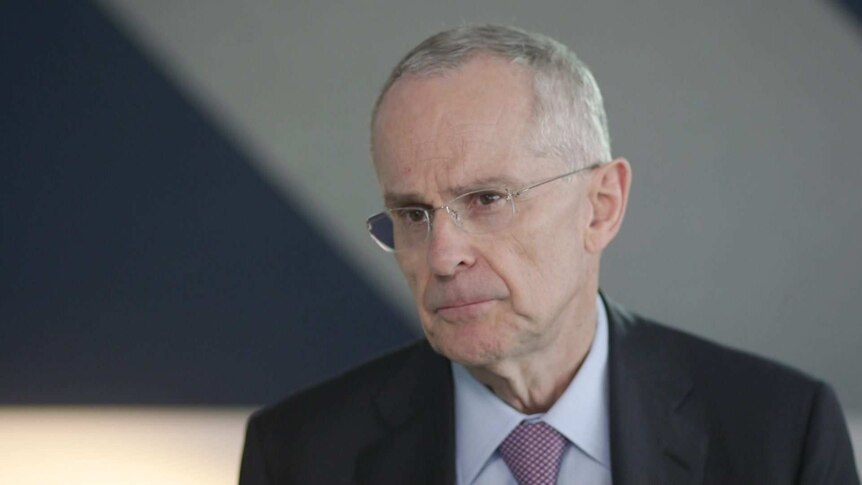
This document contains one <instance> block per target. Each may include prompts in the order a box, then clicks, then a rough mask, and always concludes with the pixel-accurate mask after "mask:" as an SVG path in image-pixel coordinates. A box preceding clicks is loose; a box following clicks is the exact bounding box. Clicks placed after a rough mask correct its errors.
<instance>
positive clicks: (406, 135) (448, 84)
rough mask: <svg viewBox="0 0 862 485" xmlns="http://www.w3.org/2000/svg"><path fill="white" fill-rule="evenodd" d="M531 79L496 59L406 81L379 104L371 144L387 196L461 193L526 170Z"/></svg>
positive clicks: (520, 68) (503, 61)
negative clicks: (476, 184)
mask: <svg viewBox="0 0 862 485" xmlns="http://www.w3.org/2000/svg"><path fill="white" fill-rule="evenodd" d="M532 98H533V95H532V88H531V78H530V75H529V73H528V71H527V70H526V69H524V68H523V67H521V66H519V65H515V64H512V63H510V62H508V61H505V60H502V59H499V58H495V57H479V58H476V59H473V60H470V61H468V62H467V63H466V64H465V65H464V66H461V67H460V68H458V69H456V70H453V71H447V72H445V73H441V74H434V75H431V76H416V75H407V76H405V77H404V78H402V79H400V80H399V81H397V82H396V83H395V84H393V85H392V87H391V88H390V90H389V91H388V92H387V93H386V96H385V97H384V99H383V101H382V102H381V104H380V109H379V111H378V115H377V119H376V120H375V123H374V132H373V137H372V143H373V152H374V163H375V168H376V170H377V175H378V178H379V181H380V185H381V188H382V189H383V191H384V193H387V194H388V193H401V192H428V191H431V192H436V193H439V194H444V193H447V195H452V192H455V191H457V190H458V188H459V187H462V186H464V185H469V184H470V183H471V181H473V180H477V181H478V180H485V179H489V178H493V177H500V176H507V175H508V176H510V177H512V178H518V177H519V175H521V174H519V173H517V172H521V171H523V170H527V169H529V164H526V163H524V162H523V161H521V162H520V163H518V161H519V160H523V158H524V157H525V156H527V155H528V153H527V152H528V151H527V143H526V140H527V139H528V135H529V134H530V133H529V130H530V127H531V119H532V117H531V112H532V111H531V110H532Z"/></svg>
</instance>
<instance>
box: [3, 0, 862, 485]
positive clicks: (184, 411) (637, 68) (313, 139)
mask: <svg viewBox="0 0 862 485" xmlns="http://www.w3.org/2000/svg"><path fill="white" fill-rule="evenodd" d="M464 22H496V23H506V24H515V25H518V26H521V27H523V28H526V29H528V30H533V31H537V32H542V33H545V34H548V35H551V36H552V37H555V38H557V39H559V40H560V41H562V42H564V43H566V44H567V45H569V46H570V47H572V48H573V49H574V50H575V51H576V52H577V53H578V54H579V55H580V56H581V58H582V59H583V60H584V61H585V62H586V63H587V64H588V65H589V66H590V67H591V68H592V69H593V71H594V74H595V75H596V78H597V79H598V82H599V84H600V86H601V87H602V90H603V92H604V95H605V100H606V108H607V111H608V116H609V120H610V127H611V135H612V137H613V153H614V154H615V155H617V156H625V157H627V158H629V160H630V161H631V163H632V166H633V168H634V186H633V193H632V199H631V203H630V206H629V213H628V216H627V219H626V222H625V224H624V227H623V230H622V232H621V234H620V235H619V237H618V239H617V241H615V242H614V243H613V245H612V247H611V248H610V249H609V251H608V252H607V253H606V256H605V258H604V260H603V273H602V287H603V288H604V290H605V291H606V292H607V294H608V295H610V296H611V297H612V298H614V299H615V300H617V301H619V302H622V303H623V304H625V305H626V306H627V307H629V308H630V309H632V310H634V311H637V312H639V313H642V314H645V315H649V316H651V317H654V318H656V319H658V320H661V321H664V322H666V323H668V324H670V325H673V326H675V327H678V328H682V329H685V330H688V331H690V332H694V333H697V334H700V335H703V336H706V337H709V338H711V339H714V340H717V341H719V342H722V343H725V344H728V345H731V346H734V347H739V348H742V349H746V350H750V351H752V352H756V353H759V354H762V355H766V356H769V357H772V358H775V359H778V360H780V361H782V362H785V363H787V364H790V365H792V366H794V367H797V368H799V369H802V370H803V371H805V372H808V373H810V374H812V375H815V376H818V377H820V378H823V379H825V380H827V381H829V382H831V383H832V384H833V385H834V387H835V388H836V390H837V392H838V395H839V397H840V399H841V401H842V403H843V405H844V408H845V411H846V413H847V416H848V419H849V421H850V422H851V427H852V429H853V432H854V435H855V438H854V439H855V440H856V450H857V456H859V453H860V450H859V448H860V447H862V385H860V384H859V377H858V376H859V374H860V372H862V352H859V348H860V344H862V325H860V324H859V323H860V315H862V256H860V254H859V253H860V248H862V200H860V196H859V187H860V186H862V164H860V160H859V158H860V151H859V148H858V144H859V138H860V127H862V95H861V94H862V93H860V86H862V84H860V79H862V6H860V2H839V1H802V0H789V1H777V0H776V1H767V2H747V1H743V0H732V1H725V2H706V1H696V2H692V1H689V0H652V1H647V2H636V3H634V4H632V2H623V1H608V0H589V1H581V2H575V3H572V2H563V1H557V2H551V1H547V2H530V3H529V4H528V3H525V2H506V1H504V2H501V1H490V0H488V1H485V0H482V1H475V2H454V1H453V2H401V1H394V0H387V1H382V0H381V1H376V2H375V1H364V0H363V1H355V2H311V1H307V2H306V1H301V2H300V1H291V2H269V1H257V2H252V1H248V2H236V1H227V0H223V1H210V2H190V1H185V2H168V1H151V0H100V1H95V2H94V1H80V2H39V1H24V0H11V1H6V2H3V3H2V4H0V89H2V93H3V99H4V100H5V101H4V103H3V108H2V110H0V163H2V171H0V483H45V482H54V481H56V480H58V479H59V480H61V481H63V482H64V483H94V482H99V481H100V480H103V481H104V483H115V482H117V481H118V480H120V481H122V482H123V483H233V482H234V481H235V480H236V472H237V469H238V463H239V452H240V447H241V444H242V433H243V425H244V419H245V418H246V416H247V415H248V413H249V412H250V411H251V410H253V409H254V408H255V407H257V406H259V405H261V404H263V403H267V402H272V401H275V400H277V399H279V398H280V397H282V396H284V395H285V394H287V393H289V392H291V391H294V390H297V389H299V388H301V387H304V386H308V385H310V384H313V383H315V382H319V381H320V380H322V379H325V378H326V377H328V376H332V375H334V374H336V373H338V372H339V371H342V370H344V369H347V368H349V367H351V366H353V365H355V364H357V363H359V362H361V361H363V360H366V359H368V358H370V357H371V356H373V355H376V354H379V353H380V352H383V351H385V350H387V349H391V348H393V347H395V346H398V345H400V344H402V343H404V342H407V341H409V340H410V339H412V338H414V337H416V336H418V335H419V327H418V324H417V323H416V319H415V318H414V315H413V310H412V303H411V301H410V296H409V294H408V292H407V291H406V287H405V286H404V284H403V282H402V281H401V279H400V276H399V274H398V272H397V268H396V267H395V264H394V262H393V261H392V259H391V258H390V257H389V256H388V255H386V254H384V253H382V252H381V251H379V250H378V249H377V248H376V247H375V246H374V244H373V243H372V242H371V241H370V239H368V237H367V235H366V233H365V228H364V219H365V217H367V216H368V215H369V214H371V213H372V212H375V211H377V210H379V208H380V206H381V203H380V199H379V194H378V192H377V186H376V181H375V179H374V174H373V171H372V169H371V165H370V159H369V154H368V118H369V113H370V109H371V105H372V103H373V101H374V98H375V96H376V95H377V92H378V89H379V88H380V85H381V84H382V82H383V81H384V79H385V77H386V76H387V74H388V71H389V70H390V69H391V68H392V66H393V65H394V64H395V63H396V62H397V60H398V59H399V58H400V57H401V56H402V55H403V54H404V53H405V52H406V51H407V50H408V49H409V48H411V47H412V46H413V45H415V44H416V43H417V42H418V41H420V40H421V39H423V38H424V37H426V36H428V35H430V34H432V33H434V32H436V31H439V30H442V29H444V28H448V27H452V26H455V25H458V24H461V23H464ZM857 460H859V459H858V458H857Z"/></svg>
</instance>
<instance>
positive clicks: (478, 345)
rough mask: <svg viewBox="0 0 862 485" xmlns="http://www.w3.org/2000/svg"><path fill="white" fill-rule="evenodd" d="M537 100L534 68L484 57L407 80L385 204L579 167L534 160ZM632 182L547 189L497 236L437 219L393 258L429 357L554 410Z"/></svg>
mask: <svg viewBox="0 0 862 485" xmlns="http://www.w3.org/2000/svg"><path fill="white" fill-rule="evenodd" d="M531 103H532V90H531V88H530V76H529V73H528V72H527V71H526V69H525V68H523V67H521V66H518V65H515V64H512V63H509V62H507V61H505V60H503V59H500V58H497V57H493V56H488V55H480V56H476V57H474V58H473V59H471V60H470V61H468V62H467V63H465V64H464V65H463V66H461V67H460V68H458V69H456V70H452V71H447V72H445V73H438V74H434V75H431V76H417V75H406V76H404V77H402V78H401V79H399V80H398V81H397V82H396V83H395V84H393V86H392V87H391V88H390V90H389V91H388V92H387V93H386V95H385V97H384V99H383V102H382V104H381V106H380V110H379V112H378V116H377V118H376V120H375V122H374V130H373V136H372V144H373V153H374V163H375V168H376V170H377V175H378V180H379V182H380V187H381V190H382V191H383V194H384V198H385V200H386V205H387V207H401V206H405V205H425V206H431V207H438V206H440V205H442V204H444V203H446V202H447V201H449V200H450V199H452V198H453V197H455V196H458V195H460V194H462V193H464V192H467V191H470V190H475V189H482V188H488V187H507V188H510V189H517V188H520V187H522V186H525V185H527V184H530V183H533V182H536V181H538V180H542V179H545V178H548V177H552V176H555V175H559V174H561V173H564V172H566V171H568V170H569V169H570V167H571V166H572V165H571V163H572V162H576V163H580V162H581V161H579V160H558V159H553V158H548V157H541V156H538V155H537V154H536V151H535V150H531V149H530V146H529V143H528V140H529V139H530V137H529V135H530V133H531V131H530V130H531V128H532V125H531V108H532V104H531ZM591 162H592V161H591ZM630 179H631V172H630V167H629V164H628V162H627V161H625V160H624V159H618V160H614V161H613V162H612V163H609V164H606V165H604V166H602V167H600V168H598V169H595V170H592V171H589V172H585V173H582V174H579V175H576V176H573V177H571V178H566V179H562V180H559V181H555V182H551V183H550V184H547V185H543V186H541V187H539V188H537V189H535V190H534V191H531V192H529V193H528V194H527V195H525V196H524V197H521V198H518V199H517V200H516V206H517V214H516V217H515V220H514V221H513V222H512V224H511V225H510V226H509V227H507V228H506V229H504V230H502V231H500V232H495V233H492V234H483V235H471V234H467V233H465V232H463V231H462V230H461V229H460V228H458V227H457V226H455V224H454V223H453V222H452V220H451V219H449V218H448V217H447V216H446V214H445V211H438V212H437V213H435V217H434V219H433V225H432V231H431V235H430V237H429V239H428V241H426V242H425V243H424V245H421V246H419V247H417V248H415V249H411V250H409V251H406V252H400V253H397V255H396V258H397V261H398V265H399V267H400V269H401V271H402V272H403V273H404V276H405V278H406V279H407V283H408V284H409V286H410V288H411V291H412V293H413V296H414V298H415V301H416V305H417V310H418V313H419V317H420V320H421V322H422V327H423V330H424V331H425V334H426V337H427V338H428V340H429V342H430V343H431V345H432V346H433V348H434V349H435V350H436V351H437V352H439V353H441V354H443V355H444V356H446V357H448V358H449V359H451V360H453V361H456V362H459V363H461V364H463V365H465V366H466V367H467V368H468V369H469V370H470V372H471V373H472V374H473V375H474V376H475V377H476V378H477V379H479V380H480V381H481V382H483V383H485V384H486V385H488V386H489V387H490V388H491V389H492V390H493V391H494V392H495V393H496V394H497V395H498V396H499V397H500V398H501V399H503V400H504V401H505V402H507V403H508V404H510V405H511V406H512V407H514V408H516V409H518V410H520V411H522V412H527V413H532V412H542V411H546V410H547V409H548V408H550V406H551V405H553V403H554V402H555V401H556V399H557V398H558V397H559V395H560V394H561V393H562V392H563V391H564V390H565V388H566V387H567V386H568V384H569V382H570V381H571V379H572V378H573V377H574V375H575V373H576V372H577V370H578V368H579V366H580V364H581V362H583V360H584V357H585V356H586V353H587V351H588V349H589V346H590V343H591V342H592V338H593V335H594V333H595V321H596V315H595V303H594V301H595V295H596V292H597V290H598V272H599V260H600V255H601V252H602V250H603V249H604V248H605V247H606V246H607V245H608V244H609V243H610V241H611V240H612V239H613V237H614V236H615V235H616V233H617V231H618V230H619V225H620V223H621V222H622V218H623V214H624V212H625V205H626V200H627V197H628V190H629V183H630Z"/></svg>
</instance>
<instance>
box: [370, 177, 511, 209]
mask: <svg viewBox="0 0 862 485" xmlns="http://www.w3.org/2000/svg"><path fill="white" fill-rule="evenodd" d="M516 185H518V183H517V182H516V181H515V180H513V179H512V178H510V177H506V176H503V175H494V176H491V177H481V178H478V179H475V180H472V181H470V182H469V183H466V184H459V185H454V186H452V187H449V188H448V189H446V191H445V192H444V194H445V195H446V200H447V201H448V200H450V199H452V198H455V197H458V196H459V195H463V194H466V193H469V192H473V191H476V190H482V189H492V188H507V189H512V188H514V187H515V186H516ZM425 200H427V199H426V198H425V196H423V195H422V194H419V193H417V192H405V193H403V194H399V193H397V192H386V193H385V194H384V195H383V202H384V204H385V206H386V207H389V208H396V207H408V206H411V207H412V206H419V207H432V205H431V204H429V203H428V202H425Z"/></svg>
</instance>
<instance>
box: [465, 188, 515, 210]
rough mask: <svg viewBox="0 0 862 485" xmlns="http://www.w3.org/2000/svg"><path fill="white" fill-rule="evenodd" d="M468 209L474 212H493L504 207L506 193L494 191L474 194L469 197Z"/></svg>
mask: <svg viewBox="0 0 862 485" xmlns="http://www.w3.org/2000/svg"><path fill="white" fill-rule="evenodd" d="M466 202H468V207H469V208H470V210H474V211H487V210H493V209H496V208H498V207H501V206H503V205H505V203H506V193H505V192H499V191H495V190H485V191H482V192H476V193H474V194H471V196H470V197H469V200H468V201H466Z"/></svg>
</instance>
